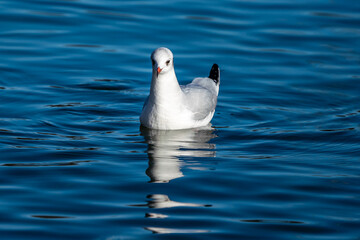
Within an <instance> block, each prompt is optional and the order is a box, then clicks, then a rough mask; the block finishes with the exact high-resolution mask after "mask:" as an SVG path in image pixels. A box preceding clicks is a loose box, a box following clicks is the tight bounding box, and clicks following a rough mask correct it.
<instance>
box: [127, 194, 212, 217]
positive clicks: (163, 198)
mask: <svg viewBox="0 0 360 240" xmlns="http://www.w3.org/2000/svg"><path fill="white" fill-rule="evenodd" d="M146 198H148V199H149V200H148V201H147V203H146V204H133V205H130V206H132V207H148V208H172V207H211V205H209V204H196V203H184V202H176V201H172V200H170V198H169V197H168V195H165V194H150V195H148V196H147V197H146ZM164 216H165V215H164ZM147 217H151V216H150V215H149V216H147Z"/></svg>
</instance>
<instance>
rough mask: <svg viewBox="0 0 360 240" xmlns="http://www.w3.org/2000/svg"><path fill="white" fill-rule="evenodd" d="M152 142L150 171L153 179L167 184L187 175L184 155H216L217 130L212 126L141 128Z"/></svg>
mask: <svg viewBox="0 0 360 240" xmlns="http://www.w3.org/2000/svg"><path fill="white" fill-rule="evenodd" d="M141 135H142V136H144V138H145V141H146V142H147V144H148V150H147V153H148V157H149V167H148V169H146V174H147V175H148V176H149V177H150V182H155V183H167V182H169V181H170V180H172V179H175V178H179V177H183V176H184V175H183V173H182V171H181V167H182V166H183V165H184V162H183V161H181V160H180V159H179V158H180V157H215V150H214V149H215V144H213V143H209V141H210V140H211V139H212V138H215V137H216V135H215V134H214V129H213V128H211V127H210V125H209V126H207V127H204V128H198V129H186V130H175V131H174V130H173V131H164V130H153V129H146V128H141Z"/></svg>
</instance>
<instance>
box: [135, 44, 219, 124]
mask: <svg viewBox="0 0 360 240" xmlns="http://www.w3.org/2000/svg"><path fill="white" fill-rule="evenodd" d="M151 61H152V79H151V87H150V95H149V96H148V98H147V99H146V100H145V103H144V106H143V109H142V113H141V116H140V122H141V124H142V125H143V126H145V127H147V128H151V129H159V130H178V129H188V128H197V127H203V126H206V125H208V124H209V123H210V121H211V119H212V118H213V116H214V113H215V107H216V103H217V96H218V93H219V85H220V69H219V67H218V65H217V64H214V65H213V66H212V68H211V71H210V75H209V77H205V78H195V79H194V80H193V81H192V82H191V83H189V84H187V85H184V86H180V85H179V83H178V80H177V78H176V74H175V70H174V57H173V54H172V52H171V51H170V50H169V49H167V48H164V47H161V48H158V49H156V50H155V51H154V52H153V53H152V54H151Z"/></svg>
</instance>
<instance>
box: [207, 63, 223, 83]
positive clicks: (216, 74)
mask: <svg viewBox="0 0 360 240" xmlns="http://www.w3.org/2000/svg"><path fill="white" fill-rule="evenodd" d="M209 78H210V79H212V80H213V81H214V82H215V84H216V85H217V84H219V82H220V68H219V66H218V65H217V64H216V63H214V65H213V66H212V68H211V70H210V74H209Z"/></svg>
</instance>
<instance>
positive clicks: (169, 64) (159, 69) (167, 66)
mask: <svg viewBox="0 0 360 240" xmlns="http://www.w3.org/2000/svg"><path fill="white" fill-rule="evenodd" d="M151 63H152V69H153V74H156V76H159V75H160V74H164V73H166V72H169V71H170V70H173V69H174V56H173V54H172V52H171V51H170V49H168V48H165V47H161V48H158V49H156V50H155V51H153V53H152V54H151Z"/></svg>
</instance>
